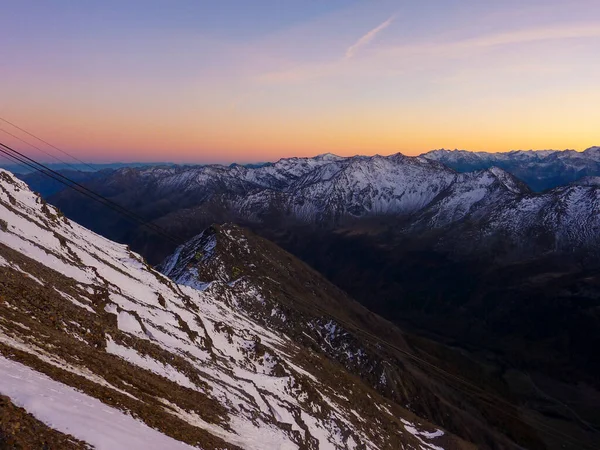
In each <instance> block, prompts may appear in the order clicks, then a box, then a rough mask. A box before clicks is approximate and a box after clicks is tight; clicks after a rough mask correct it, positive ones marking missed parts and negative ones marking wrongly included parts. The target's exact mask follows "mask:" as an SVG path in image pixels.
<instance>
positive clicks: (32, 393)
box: [0, 356, 195, 450]
mask: <svg viewBox="0 0 600 450" xmlns="http://www.w3.org/2000/svg"><path fill="white" fill-rule="evenodd" d="M0 394H2V395H6V396H7V397H9V398H10V399H11V400H12V402H13V403H14V404H15V405H17V406H20V407H22V408H25V410H27V412H29V413H30V414H32V415H33V416H34V417H35V418H36V419H38V420H40V421H41V422H43V423H45V424H46V425H48V426H50V427H52V428H54V429H56V430H58V431H61V432H63V433H65V434H70V435H72V436H74V437H76V438H77V439H80V440H82V441H84V442H87V443H88V444H91V445H93V446H94V448H96V449H98V450H119V449H123V450H134V449H140V450H142V449H144V450H165V449H173V450H176V449H182V450H183V449H193V448H195V447H192V446H190V445H187V444H184V443H183V442H179V441H177V440H175V439H172V438H170V437H168V436H165V435H164V434H162V433H160V432H158V431H156V430H154V429H152V428H150V427H148V426H147V425H145V424H143V423H142V422H140V421H138V420H136V419H134V418H133V417H131V416H130V415H128V414H125V413H124V412H122V411H119V410H118V409H115V408H111V407H109V406H107V405H105V404H104V403H102V402H101V401H100V400H97V399H95V398H94V397H90V396H89V395H86V394H84V393H82V392H79V391H77V390H75V389H73V388H71V387H69V386H66V385H64V384H62V383H59V382H57V381H54V380H53V379H51V378H49V377H48V376H46V375H44V374H41V373H39V372H36V371H35V370H33V369H31V368H29V367H27V366H25V365H23V364H20V363H17V362H14V361H10V360H8V359H6V358H4V357H2V356H0Z"/></svg>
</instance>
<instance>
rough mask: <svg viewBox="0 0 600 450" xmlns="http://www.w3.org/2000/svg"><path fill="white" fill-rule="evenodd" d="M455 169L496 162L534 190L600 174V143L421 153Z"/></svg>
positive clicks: (465, 169)
mask: <svg viewBox="0 0 600 450" xmlns="http://www.w3.org/2000/svg"><path fill="white" fill-rule="evenodd" d="M421 156H422V157H424V158H427V159H430V160H435V161H439V162H441V163H443V164H445V165H446V166H448V167H450V168H452V169H454V170H456V171H458V172H472V171H474V170H481V169H488V168H490V167H493V166H496V167H500V168H502V169H504V170H506V171H507V172H510V173H512V174H513V175H515V176H516V177H517V178H520V179H521V180H523V181H524V182H525V183H527V184H528V185H529V186H530V187H531V188H532V189H533V190H534V191H543V190H546V189H551V188H554V187H557V186H562V185H566V184H569V183H572V182H574V181H577V180H578V179H580V178H583V177H587V176H598V175H600V147H590V148H588V149H586V150H584V151H583V152H578V151H575V150H515V151H511V152H500V153H488V152H471V151H467V150H444V149H442V150H433V151H430V152H427V153H423V154H422V155H421Z"/></svg>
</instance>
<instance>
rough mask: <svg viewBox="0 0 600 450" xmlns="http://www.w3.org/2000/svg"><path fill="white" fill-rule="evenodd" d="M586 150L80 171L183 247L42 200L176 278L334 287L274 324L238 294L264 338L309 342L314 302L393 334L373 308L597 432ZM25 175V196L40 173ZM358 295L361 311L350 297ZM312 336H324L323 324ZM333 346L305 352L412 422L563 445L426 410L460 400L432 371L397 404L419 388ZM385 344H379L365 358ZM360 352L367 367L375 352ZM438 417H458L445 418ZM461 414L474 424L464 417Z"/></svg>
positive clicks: (424, 343) (477, 379) (523, 400)
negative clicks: (266, 331)
mask: <svg viewBox="0 0 600 450" xmlns="http://www.w3.org/2000/svg"><path fill="white" fill-rule="evenodd" d="M597 156H598V148H597V147H594V148H591V149H588V150H586V151H585V152H582V153H578V152H572V151H543V152H510V153H508V154H474V155H470V154H465V152H461V151H434V152H430V153H428V154H424V155H421V156H419V157H407V156H404V155H401V154H396V155H391V156H388V157H383V156H373V157H366V156H356V157H349V158H344V157H339V156H336V155H331V154H324V155H319V156H317V157H314V158H287V159H282V160H280V161H277V162H276V163H272V164H265V165H259V166H257V167H246V166H239V165H232V166H220V165H209V166H156V167H145V168H123V169H119V170H107V171H103V172H98V173H96V174H95V175H94V176H93V177H90V178H89V179H87V180H82V181H81V182H82V183H84V184H85V185H86V186H88V187H89V188H91V189H93V190H94V191H95V192H98V193H100V194H102V195H103V196H105V197H106V198H108V199H110V200H111V201H115V202H117V203H119V204H120V205H123V206H124V207H126V208H128V209H129V210H131V211H134V212H135V213H136V214H139V215H141V216H143V217H145V218H147V219H148V220H150V221H151V222H152V223H153V224H155V225H158V226H160V227H161V228H162V229H163V230H165V231H166V232H167V233H168V234H169V235H170V236H173V237H175V240H176V241H178V242H179V243H181V244H182V245H183V247H180V248H176V244H175V243H174V242H173V240H172V239H170V240H168V239H164V238H163V237H162V236H161V235H160V234H156V233H155V232H153V231H151V230H149V229H148V228H146V227H144V226H140V225H139V224H135V223H130V222H128V221H127V220H126V219H124V218H123V217H122V216H121V215H118V214H116V213H112V212H111V211H109V210H106V209H104V207H102V206H101V205H97V204H94V203H91V202H89V200H88V199H86V198H83V197H81V196H80V195H79V194H77V193H76V192H72V191H69V190H60V191H56V190H55V191H54V192H53V193H48V192H46V193H45V194H44V193H43V194H44V197H45V198H46V199H47V200H48V202H49V203H51V204H53V205H56V206H58V207H59V208H60V210H61V211H63V212H64V214H65V216H66V217H68V218H69V219H70V220H72V221H77V222H80V223H81V224H82V225H83V226H86V227H89V228H90V229H92V230H93V231H95V232H97V233H99V234H101V235H102V236H105V237H107V238H109V239H112V240H115V241H118V242H121V243H124V244H128V245H130V247H131V249H132V250H133V251H136V252H139V253H141V254H142V255H143V256H144V257H145V258H147V259H148V261H149V263H150V264H153V265H157V267H158V268H159V269H160V270H162V271H163V272H164V273H165V274H167V275H168V276H169V277H171V278H172V279H174V280H175V281H176V282H177V283H180V284H182V285H187V286H190V287H194V288H203V287H204V286H206V284H207V283H208V284H210V283H214V282H218V283H221V284H223V283H224V284H227V285H229V284H231V283H232V280H233V279H237V278H238V276H240V275H241V274H243V275H244V276H248V277H249V278H251V279H254V280H256V281H255V288H256V289H257V292H259V293H260V296H261V297H262V298H268V297H269V295H275V296H276V297H277V299H278V304H280V305H288V307H290V305H292V304H295V303H294V302H291V301H290V298H295V299H298V298H301V297H302V298H303V297H305V296H306V295H307V292H306V289H308V290H309V292H310V293H312V295H319V294H318V293H319V292H321V291H322V290H324V289H325V290H326V291H328V292H339V296H342V297H343V298H346V300H344V301H343V302H342V301H341V300H340V298H342V297H339V296H338V294H335V295H334V294H331V295H330V294H327V295H326V297H327V298H324V299H321V301H320V302H316V303H313V304H312V306H311V307H309V308H304V309H303V311H304V312H302V313H300V312H299V311H298V310H296V309H294V310H293V312H290V313H288V314H286V317H287V318H288V320H289V318H290V317H298V321H294V323H295V325H294V326H293V327H291V328H286V326H285V325H283V324H282V323H280V322H279V321H277V320H276V319H275V318H276V317H277V311H276V312H275V313H274V314H272V316H270V315H269V314H271V313H272V312H273V310H274V309H273V308H272V307H270V305H269V303H268V302H267V305H269V306H268V307H267V308H266V309H265V308H261V307H256V304H254V306H251V305H250V301H249V300H247V301H246V302H245V303H242V302H241V301H240V305H243V309H244V310H245V311H251V317H252V319H253V320H257V321H259V323H261V324H263V325H262V326H264V324H265V323H266V322H265V320H268V321H269V326H271V327H275V328H276V330H277V332H278V333H286V334H287V335H288V336H290V337H291V339H293V340H294V341H295V342H300V343H303V345H309V341H308V340H307V341H306V342H303V340H304V339H309V338H308V337H306V336H304V335H303V334H302V332H301V331H306V330H309V329H312V328H311V326H314V323H315V320H316V321H317V322H318V321H319V320H321V322H320V323H322V322H323V320H324V319H323V318H321V319H319V318H314V317H313V318H311V317H305V314H306V312H305V311H306V309H308V310H311V309H312V314H314V313H315V311H317V310H318V305H319V304H322V305H324V307H325V309H326V310H327V311H328V312H329V314H333V315H334V316H337V317H338V319H339V320H343V321H346V320H347V319H348V317H345V316H344V317H342V318H341V319H340V316H339V314H340V313H339V311H343V314H344V315H345V314H346V313H348V314H350V319H351V323H353V326H354V325H358V326H359V329H360V330H362V331H361V333H363V334H361V335H360V336H356V342H364V332H365V331H366V332H367V333H368V334H370V335H375V336H379V338H380V339H381V340H383V341H385V342H388V340H389V339H392V338H390V337H389V333H388V334H386V333H385V332H384V334H383V335H382V334H380V332H381V330H386V327H387V326H388V325H384V324H383V323H384V322H375V323H370V324H365V320H366V319H365V317H371V314H373V313H375V314H379V315H380V316H381V317H383V319H381V320H388V321H389V322H386V323H389V326H391V327H392V328H393V329H396V327H401V328H402V329H403V330H404V331H403V332H402V333H403V334H402V336H403V338H402V339H401V340H400V339H399V338H398V340H396V338H394V339H392V342H394V343H395V345H396V346H397V347H398V348H403V347H402V346H403V345H405V344H406V345H409V346H411V349H412V350H415V349H416V351H417V352H423V353H425V354H427V355H430V356H431V355H435V361H436V364H439V365H441V366H443V367H446V368H447V369H448V370H449V371H450V372H451V373H461V374H463V375H464V376H465V377H467V379H469V380H471V382H474V383H478V384H479V386H480V387H481V388H482V389H484V390H485V391H486V392H495V393H498V392H502V393H503V395H505V396H507V398H510V400H511V402H514V403H516V404H517V405H518V407H519V408H520V410H519V411H520V413H519V414H518V415H519V417H520V418H521V419H522V420H523V421H524V422H526V423H529V422H528V421H527V419H531V418H533V419H534V420H535V421H540V422H541V423H542V424H543V426H545V427H550V428H552V429H555V430H558V431H559V432H561V433H566V434H569V435H572V434H575V435H577V436H578V438H579V439H581V440H583V441H584V442H595V440H596V439H597V436H598V434H597V433H598V431H597V430H598V428H600V426H599V424H600V417H599V416H598V414H597V411H598V409H597V405H598V404H599V401H600V394H599V393H598V392H599V391H600V386H599V385H598V380H599V379H600V363H599V362H598V360H597V358H595V353H596V349H597V347H598V345H600V333H599V332H598V330H599V329H600V328H599V325H600V316H599V314H598V311H600V277H599V275H598V273H599V270H598V269H599V267H600V255H599V254H598V253H599V250H600V245H599V244H600V242H599V236H600V233H599V231H600V215H599V214H598V212H599V211H600V209H599V206H600V204H599V201H600V198H599V194H600V190H599V189H600V183H598V178H597V177H598V176H599V175H600V171H599V170H598V161H597ZM469 161H470V162H469ZM468 164H471V166H469V165H468ZM475 164H479V166H476V165H475ZM22 178H24V179H26V180H27V181H28V182H29V183H30V185H31V187H32V189H34V190H38V189H36V183H39V179H40V178H39V176H36V175H31V176H22ZM536 183H537V184H536ZM37 185H39V184H37ZM46 194H50V195H46ZM214 223H217V224H231V223H235V224H237V226H236V225H213V224H214ZM238 226H242V227H246V228H247V229H249V230H251V231H246V230H244V228H239V227H238ZM229 235H237V236H243V238H242V237H240V238H239V239H238V241H241V242H243V241H245V242H248V243H253V246H256V247H258V248H260V249H261V250H260V251H255V252H253V251H252V250H250V254H253V255H258V254H260V255H263V256H262V257H260V258H258V259H255V258H251V259H248V258H247V257H246V256H245V255H246V254H247V253H245V252H246V250H243V246H242V247H241V248H242V249H240V247H238V246H231V245H227V244H225V243H223V240H225V241H227V236H229ZM257 235H259V236H261V237H260V238H259V237H258V236H257ZM219 237H220V238H221V245H218V242H219ZM224 237H225V238H224ZM264 238H266V239H268V241H267V240H265V239H264ZM269 241H271V242H269ZM186 242H187V243H186ZM248 245H250V244H248ZM277 245H279V246H280V247H282V248H283V249H285V250H287V251H288V252H290V253H291V254H292V255H294V256H295V257H298V258H299V259H300V260H302V261H304V263H306V264H308V266H310V267H311V268H312V269H309V268H308V266H304V265H302V267H306V271H308V270H313V269H316V271H318V272H319V273H320V274H321V275H322V276H321V275H318V276H319V277H320V278H319V281H318V282H317V281H315V279H314V278H312V277H308V279H307V275H306V274H307V273H308V272H306V271H305V270H304V269H303V270H301V271H300V272H298V270H296V269H294V268H295V267H296V263H294V264H292V267H290V266H289V263H288V261H289V260H288V259H287V258H292V259H293V258H294V257H293V256H291V255H289V254H287V253H284V254H285V255H288V256H285V257H283V256H281V255H282V254H283V253H279V252H284V250H281V249H280V248H279V247H277ZM253 246H250V247H249V248H253ZM271 246H273V247H271ZM214 249H222V250H221V251H220V252H216V253H215V251H213V250H214ZM223 249H224V250H223ZM275 249H276V250H275ZM174 252H175V253H174ZM265 255H266V256H265ZM293 260H294V261H295V259H293ZM159 263H160V265H159ZM242 263H244V264H242ZM304 263H300V262H299V261H298V264H304ZM257 267H258V268H264V270H262V269H256V268H257ZM267 268H268V269H267ZM234 273H235V276H233V278H232V275H233V274H234ZM269 273H273V274H276V276H273V277H271V276H270V275H268V274H269ZM311 273H312V272H311ZM315 273H316V272H315ZM323 276H324V278H323ZM269 277H270V278H272V279H270V278H269ZM315 283H316V285H315ZM330 283H332V284H333V285H335V286H336V287H334V286H333V285H331V284H330ZM235 284H236V285H237V283H235ZM240 286H242V287H243V284H240ZM257 286H261V287H262V289H265V291H261V290H260V289H259V287H257ZM282 286H286V289H283V288H282ZM311 286H313V287H311ZM317 286H318V287H317ZM325 286H327V288H325ZM230 287H231V286H230ZM340 288H341V291H336V289H340ZM244 289H245V287H243V288H242V290H244ZM265 292H266V293H268V294H265ZM296 292H304V293H303V294H300V295H298V294H296ZM348 294H349V296H348ZM238 296H239V297H240V298H243V297H244V295H243V294H242V293H238ZM350 297H353V298H355V299H356V300H357V301H358V302H359V304H360V305H359V304H354V303H351V301H350V300H348V299H349V298H350ZM340 302H342V303H340ZM350 304H352V305H355V306H353V307H350V306H348V305H350ZM315 305H317V306H315ZM359 306H360V307H361V308H363V307H364V308H366V309H355V308H358V307H359ZM297 307H298V305H297V304H296V306H295V307H294V308H297ZM269 308H270V309H269ZM280 309H281V308H280ZM278 310H279V309H278ZM367 322H368V321H367ZM288 323H289V322H288ZM326 323H327V322H325V324H326ZM311 324H312V325H311ZM336 327H337V325H336ZM336 329H338V328H336ZM300 330H301V331H300ZM308 334H311V333H308ZM320 336H321V337H323V336H328V332H327V330H321V331H320ZM312 338H314V339H316V340H317V341H318V340H319V338H318V336H317V335H312ZM309 346H310V345H309ZM336 348H345V347H344V343H340V344H336V345H332V346H331V348H330V347H329V346H328V344H325V345H317V346H316V347H315V348H314V349H313V350H315V351H317V350H318V351H319V352H321V353H322V354H324V355H326V356H327V357H328V358H330V359H333V360H335V361H336V363H337V364H341V365H342V366H344V367H346V369H347V370H349V371H350V372H352V373H358V374H361V379H362V382H363V383H366V384H367V385H368V386H370V387H371V388H373V389H376V390H377V391H378V392H379V394H380V395H383V396H384V397H385V398H388V399H390V401H394V402H399V403H400V404H402V405H404V406H405V407H407V405H408V406H410V408H409V409H411V411H413V412H414V413H416V414H417V415H419V416H420V417H423V418H424V419H427V420H429V421H431V422H432V423H435V424H437V425H438V426H440V427H444V428H445V429H446V430H447V432H448V433H452V434H455V435H458V436H460V437H461V438H463V439H466V440H467V441H471V442H476V444H477V445H478V446H480V447H484V448H487V447H490V448H496V447H498V448H504V445H509V444H502V443H499V442H500V441H499V439H498V437H497V436H496V435H493V432H492V431H490V429H491V430H498V429H500V430H502V433H503V434H506V433H508V434H509V439H511V440H513V442H517V443H518V444H519V445H522V446H525V447H527V448H561V447H560V446H561V445H565V444H564V442H562V443H560V444H557V441H555V440H552V439H548V438H547V436H539V435H538V436H535V437H532V434H531V432H530V430H529V431H528V429H527V427H523V424H522V423H521V422H520V421H517V422H516V423H510V424H509V423H505V424H504V426H502V425H498V423H497V422H494V419H497V418H495V417H494V414H490V412H489V411H487V412H486V411H484V412H482V405H481V404H478V403H477V402H474V403H469V406H468V407H465V408H464V409H466V410H467V411H477V412H472V413H471V414H468V415H467V416H466V417H465V416H463V415H461V414H456V413H455V411H452V412H446V410H445V409H444V408H441V407H440V405H456V404H458V403H460V404H461V405H462V402H463V401H464V400H463V401H461V400H460V396H457V393H456V392H455V391H452V390H451V389H449V388H448V386H444V387H443V388H432V387H431V386H433V385H434V384H433V383H431V382H429V381H427V382H426V386H427V387H426V388H425V389H424V390H420V391H419V394H418V395H419V398H420V401H418V402H411V403H410V404H408V403H405V402H407V399H408V397H406V396H405V397H398V396H397V394H398V393H399V392H414V391H413V389H414V386H417V385H419V383H418V382H414V383H413V382H412V381H407V382H409V383H410V386H411V387H410V388H407V386H406V385H405V384H401V385H397V386H398V387H397V388H394V389H393V390H394V392H395V393H391V392H390V391H386V389H384V388H383V386H382V385H378V384H377V376H376V375H374V374H373V373H372V372H369V371H366V372H365V371H364V367H362V368H361V367H357V366H353V365H350V366H348V364H349V361H348V359H347V358H346V359H344V356H343V354H336V352H335V351H333V350H334V349H336ZM354 349H355V351H358V350H356V347H354ZM361 351H362V352H365V353H367V352H368V350H367V349H365V348H362V349H361ZM342 353H343V352H342ZM396 356H398V355H396ZM396 356H394V357H391V356H390V355H388V354H386V355H385V356H384V357H381V355H379V357H380V358H381V359H380V361H384V360H394V358H396ZM369 358H370V359H369V360H370V361H371V363H372V364H377V363H376V362H374V361H376V358H375V357H374V356H370V357H369ZM371 358H375V359H371ZM401 361H402V362H401V363H399V366H400V367H405V366H406V365H407V362H406V361H404V360H401ZM371 363H370V364H371ZM376 373H378V372H376ZM386 373H387V372H386ZM391 373H399V374H401V375H398V376H397V377H392V379H388V380H387V381H386V384H385V386H394V385H395V383H397V382H398V380H412V378H411V377H406V373H405V372H394V371H392V372H391ZM379 374H380V373H379ZM484 374H485V375H484ZM421 376H422V374H421ZM417 378H419V377H417ZM393 380H396V381H393ZM436 386H439V384H436ZM426 391H431V392H433V393H435V396H434V397H433V398H431V397H429V396H428V395H425V392H426ZM431 392H430V393H431ZM425 398H427V400H424V399H425ZM433 405H435V406H433ZM459 409H463V408H459ZM483 410H485V408H483ZM448 417H456V420H455V421H454V420H451V421H450V422H448V419H447V418H448ZM473 417H480V418H481V420H475V422H471V421H472V420H474V419H473ZM444 418H446V419H444ZM467 429H468V430H477V431H474V432H473V431H465V430H467ZM490 433H491V434H490ZM538 438H540V440H538ZM492 442H493V443H494V444H492ZM572 448H582V447H581V446H579V447H578V446H574V447H572Z"/></svg>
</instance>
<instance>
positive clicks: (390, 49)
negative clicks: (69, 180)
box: [0, 0, 600, 162]
mask: <svg viewBox="0 0 600 450" xmlns="http://www.w3.org/2000/svg"><path fill="white" fill-rule="evenodd" d="M0 39H2V42H3V43H4V45H3V46H2V47H1V48H0V64H1V67H0V70H2V74H3V75H2V78H3V82H2V84H1V85H0V98H1V99H2V100H1V101H0V114H1V115H2V116H3V117H5V118H7V119H9V120H12V121H14V122H17V123H19V124H20V125H22V126H24V127H27V128H29V129H32V130H33V131H36V132H37V133H38V134H41V135H43V136H44V137H46V138H47V139H48V140H51V141H52V142H54V143H56V144H59V145H61V146H63V147H65V148H68V149H69V150H71V151H74V152H78V153H79V154H80V156H82V157H85V158H88V159H92V160H116V159H120V160H127V159H149V160H156V159H170V158H165V157H162V154H163V153H164V154H166V155H171V156H172V157H173V159H176V160H181V161H200V162H202V161H213V160H227V161H234V160H235V161H252V160H263V159H273V158H276V157H280V156H289V155H310V154H315V153H320V152H323V151H332V152H336V153H340V154H354V153H392V152H395V151H402V152H404V153H408V154H416V153H420V152H422V151H426V150H429V149H432V148H438V147H446V148H455V147H458V148H467V149H472V150H491V151H503V150H504V151H506V150H510V149H515V148H548V147H553V148H567V147H569V148H577V149H583V148H585V147H587V146H591V145H594V144H598V141H599V140H600V139H599V138H600V137H599V136H598V131H597V125H596V124H597V123H599V122H600V116H599V115H598V113H597V112H596V110H597V108H596V107H595V104H597V102H598V101H600V93H599V91H600V90H599V89H598V88H597V86H598V82H597V78H598V73H599V71H600V60H599V58H598V57H597V55H598V54H600V2H598V1H590V0H575V1H569V2H565V1H557V0H547V1H538V0H521V1H515V0H506V1H502V2H498V1H487V0H479V1H473V0H447V1H442V0H438V1H434V0H429V1H419V2H415V1H410V2H408V1H386V0H381V1H339V0H333V1H326V2H324V1H316V0H314V1H313V0H304V1H291V0H282V1H265V0H262V1H253V2H247V1H233V0H226V1H218V2H214V1H177V2H167V1H89V2H79V1H64V0H63V1H53V2H45V1H37V2H33V1H19V2H13V3H12V4H9V5H5V6H4V11H3V14H2V16H1V17H0ZM0 131H1V130H0ZM4 138H6V139H8V138H7V137H6V136H4Z"/></svg>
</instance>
